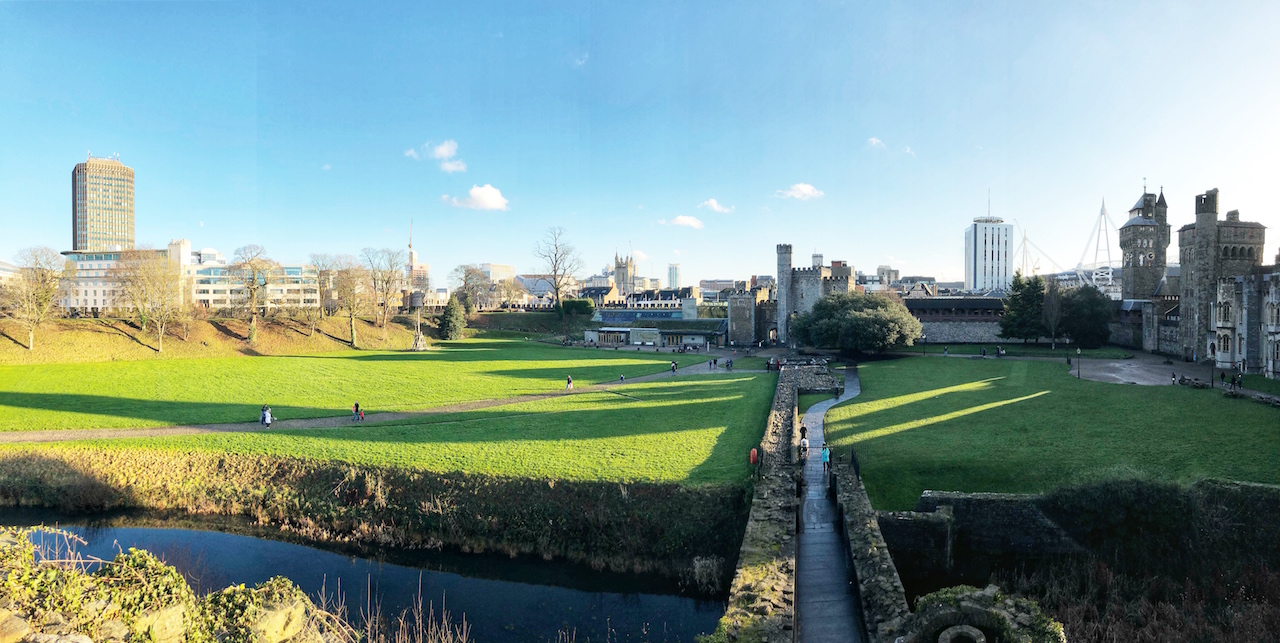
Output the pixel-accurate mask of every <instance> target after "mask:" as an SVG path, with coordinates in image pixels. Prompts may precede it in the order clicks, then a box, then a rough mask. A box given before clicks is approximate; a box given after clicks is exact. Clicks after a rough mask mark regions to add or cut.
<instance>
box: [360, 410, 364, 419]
mask: <svg viewBox="0 0 1280 643" xmlns="http://www.w3.org/2000/svg"><path fill="white" fill-rule="evenodd" d="M360 421H361V422H364V409H360Z"/></svg>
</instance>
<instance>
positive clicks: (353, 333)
mask: <svg viewBox="0 0 1280 643" xmlns="http://www.w3.org/2000/svg"><path fill="white" fill-rule="evenodd" d="M347 319H348V321H350V322H351V348H357V346H356V315H355V313H352V314H350V315H347Z"/></svg>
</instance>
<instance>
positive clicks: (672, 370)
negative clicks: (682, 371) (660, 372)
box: [671, 359, 676, 375]
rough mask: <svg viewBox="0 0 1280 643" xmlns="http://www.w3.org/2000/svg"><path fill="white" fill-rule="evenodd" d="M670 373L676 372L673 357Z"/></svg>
mask: <svg viewBox="0 0 1280 643" xmlns="http://www.w3.org/2000/svg"><path fill="white" fill-rule="evenodd" d="M671 374H672V375H675V374H676V361H675V360H674V359H673V360H671Z"/></svg>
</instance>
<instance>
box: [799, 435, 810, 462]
mask: <svg viewBox="0 0 1280 643" xmlns="http://www.w3.org/2000/svg"><path fill="white" fill-rule="evenodd" d="M808 459H809V438H800V462H801V464H803V463H804V461H805V460H808Z"/></svg>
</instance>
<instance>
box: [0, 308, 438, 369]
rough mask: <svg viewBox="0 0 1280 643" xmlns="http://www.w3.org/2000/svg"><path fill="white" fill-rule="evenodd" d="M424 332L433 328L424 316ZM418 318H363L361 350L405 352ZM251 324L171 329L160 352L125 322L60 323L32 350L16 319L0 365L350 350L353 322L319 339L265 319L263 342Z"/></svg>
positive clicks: (325, 324) (218, 322)
mask: <svg viewBox="0 0 1280 643" xmlns="http://www.w3.org/2000/svg"><path fill="white" fill-rule="evenodd" d="M422 321H423V332H424V333H427V334H428V335H430V334H431V333H432V332H433V328H432V327H431V325H430V321H429V320H428V319H427V318H426V317H424V318H423V320H422ZM413 328H414V323H413V319H412V318H410V317H402V316H397V317H394V318H392V320H391V323H389V324H387V327H386V328H385V329H384V328H378V327H377V326H375V325H373V324H372V323H370V322H368V321H365V320H362V319H357V320H356V336H357V337H358V339H359V342H358V343H359V347H360V348H361V349H368V350H404V349H407V348H409V346H411V345H412V344H413ZM248 337H249V323H248V321H246V320H242V319H210V320H200V321H197V322H195V323H194V324H192V326H191V334H190V336H189V337H188V338H187V339H186V340H185V341H184V340H182V339H181V338H180V336H179V331H178V329H177V328H175V327H171V328H170V329H169V332H168V333H167V334H166V336H165V341H164V352H157V351H156V348H157V346H158V342H157V341H156V337H155V332H154V331H153V330H152V329H150V328H148V329H147V330H146V331H141V330H139V329H138V328H137V327H135V326H134V325H133V324H131V323H129V322H125V321H123V320H119V319H56V320H53V321H51V322H49V323H47V324H45V325H44V326H43V327H42V328H41V329H40V330H38V331H36V338H35V348H34V349H33V350H27V347H26V339H27V333H26V331H25V330H24V329H22V328H20V327H19V326H18V325H17V324H15V323H13V321H12V320H7V319H4V320H0V364H55V363H71V362H111V361H132V360H164V359H188V358H195V357H236V356H242V355H300V354H312V353H325V352H331V351H341V350H350V345H349V342H348V340H349V339H350V328H349V327H348V325H347V320H346V319H342V318H332V317H330V318H326V319H325V320H324V321H322V322H321V323H320V325H319V326H318V327H317V328H316V332H315V334H314V335H312V334H311V330H310V328H309V327H307V326H305V325H303V324H300V323H297V322H292V321H289V320H268V319H263V320H259V323H258V338H257V341H255V342H254V343H253V344H250V343H249V341H248Z"/></svg>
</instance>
